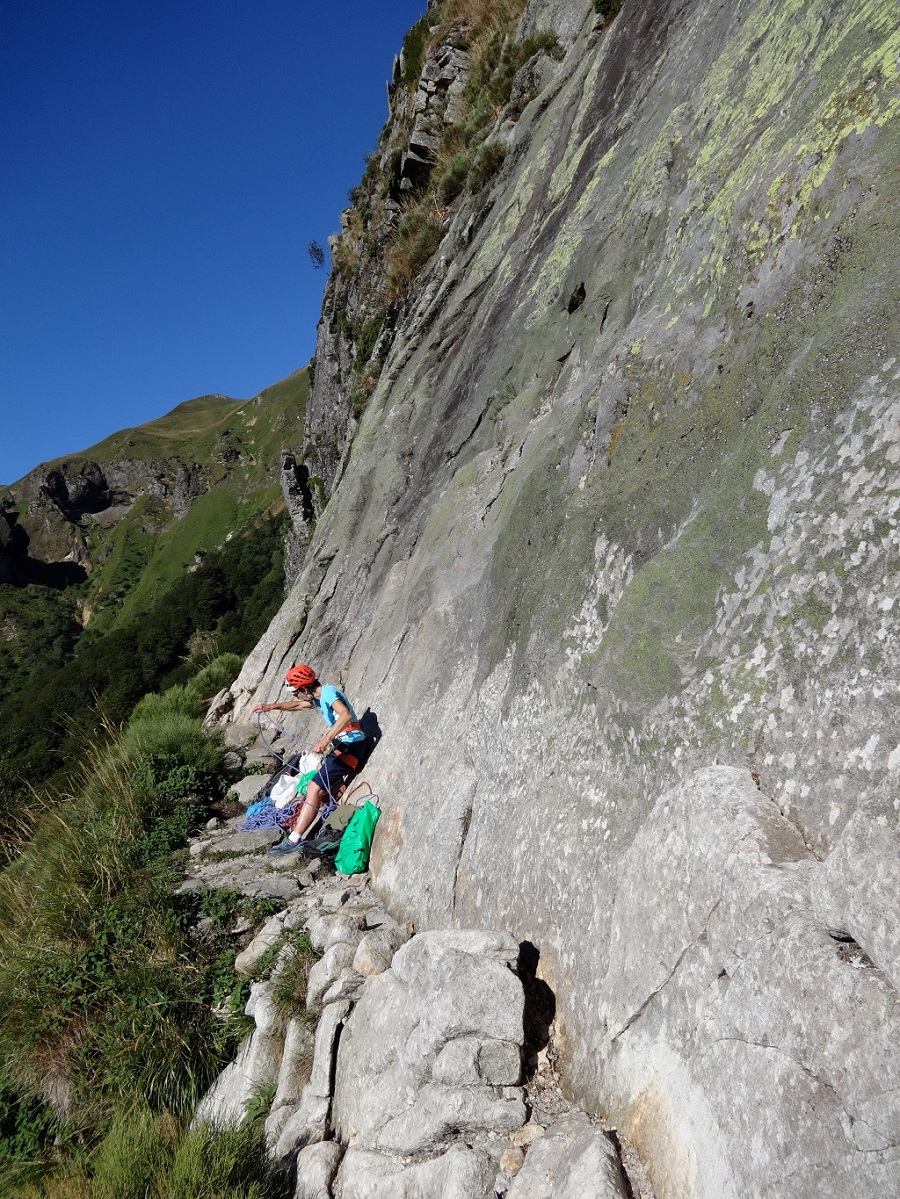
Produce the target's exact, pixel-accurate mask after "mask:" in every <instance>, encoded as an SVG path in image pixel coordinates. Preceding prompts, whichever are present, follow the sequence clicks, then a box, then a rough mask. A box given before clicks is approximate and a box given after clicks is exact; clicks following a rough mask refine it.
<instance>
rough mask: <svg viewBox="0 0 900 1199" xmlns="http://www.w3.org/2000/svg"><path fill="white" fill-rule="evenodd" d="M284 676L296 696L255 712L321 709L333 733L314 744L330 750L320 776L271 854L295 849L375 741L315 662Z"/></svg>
mask: <svg viewBox="0 0 900 1199" xmlns="http://www.w3.org/2000/svg"><path fill="white" fill-rule="evenodd" d="M285 681H286V683H287V685H288V686H289V687H290V688H291V690H292V691H293V692H294V695H295V696H296V698H295V699H286V700H283V701H282V702H281V703H274V704H257V705H256V707H255V708H254V709H253V711H254V712H273V711H274V712H303V711H306V710H307V709H312V708H318V710H319V711H320V712H321V713H322V716H323V718H324V720H325V723H326V724H327V725H328V726H329V727H328V733H327V735H326V736H324V737H322V738H321V739H320V740H319V741H317V742H316V744H315V745H314V746H313V747H312V748H313V753H317V754H326V755H327V756H326V758H325V761H324V762H323V763H322V765H321V766H320V767H319V770H318V772H317V773H316V775H315V777H314V778H312V779H311V780H310V782H309V785H308V786H307V788H306V798H305V800H304V801H303V802H302V804H301V805H300V808H299V810H298V812H297V815H296V816H295V817H294V820H293V822H292V824H291V826H290V830H289V832H288V835H287V836H286V837H285V838H284V840H283V841H280V842H279V843H278V844H277V845H273V847H272V848H271V849H270V850H269V853H270V854H286V853H296V852H297V851H298V850H299V849H300V847H301V845H302V844H303V841H304V838H305V837H306V834H307V833H308V832H309V831H310V829H311V828H312V827H313V825H314V824H315V823H316V821H317V820H318V817H319V813H320V811H321V809H322V808H323V807H324V805H325V802H326V800H327V799H328V798H329V797H331V798H332V799H336V798H337V794H338V790H339V788H340V787H341V785H342V784H343V783H345V782H347V781H348V780H349V779H350V778H352V777H353V775H354V774H356V773H357V772H358V771H359V770H361V769H362V767H363V766H364V765H365V764H366V762H367V761H368V760H369V755H370V754H371V752H372V743H371V741H370V740H369V738H368V737H367V736H366V734H365V733H364V732H363V730H362V729H361V728H360V726H359V722H358V721H357V719H356V713H355V712H354V711H353V709H352V707H351V706H350V702H349V700H348V699H347V697H346V695H344V693H343V692H342V691H338V689H337V687H332V686H331V684H330V683H321V682H319V680H318V678H317V677H316V672H315V671H314V670H313V668H312V667H311V666H307V665H306V664H305V663H300V664H299V665H297V666H292V667H291V669H290V670H289V671H288V672H287V674H286V675H285Z"/></svg>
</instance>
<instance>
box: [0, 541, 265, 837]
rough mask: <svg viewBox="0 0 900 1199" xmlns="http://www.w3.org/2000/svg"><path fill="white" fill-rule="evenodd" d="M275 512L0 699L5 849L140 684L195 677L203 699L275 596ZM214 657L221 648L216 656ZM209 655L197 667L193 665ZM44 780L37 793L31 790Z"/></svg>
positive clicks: (0, 819)
mask: <svg viewBox="0 0 900 1199" xmlns="http://www.w3.org/2000/svg"><path fill="white" fill-rule="evenodd" d="M283 529H284V524H283V518H279V519H276V520H272V519H265V518H262V517H261V518H260V519H259V520H258V522H257V523H256V525H255V526H254V527H251V528H250V529H248V531H247V532H246V533H245V534H244V535H242V536H240V537H235V538H233V539H232V540H231V541H230V542H228V543H227V544H225V545H224V546H223V547H222V548H221V549H219V550H215V551H213V552H211V553H209V554H207V555H206V557H205V558H204V559H203V563H202V565H201V566H199V567H197V568H196V569H195V571H194V572H193V573H191V574H182V575H180V576H179V577H178V578H177V580H176V581H175V582H174V583H173V584H172V586H171V587H169V589H168V590H167V591H166V592H165V593H164V594H163V595H162V596H161V597H160V598H159V599H157V600H156V601H155V602H154V603H153V604H152V605H151V606H150V607H149V609H148V610H147V611H146V612H145V613H143V614H142V615H141V616H140V618H139V619H135V620H133V621H132V622H130V623H127V624H124V625H122V626H121V627H117V628H115V629H113V630H112V631H111V632H108V633H106V634H105V635H104V634H102V633H99V632H97V631H96V630H93V629H91V628H90V627H89V628H88V630H87V631H86V633H85V634H84V636H83V637H82V639H81V641H80V642H79V647H78V648H79V652H78V653H76V656H75V657H74V658H73V659H72V660H71V661H70V662H68V663H66V664H65V665H63V666H61V667H58V668H57V669H56V670H50V671H46V670H45V671H44V672H43V673H42V675H41V678H40V681H39V682H36V683H35V684H34V685H33V686H31V687H30V688H29V689H28V690H27V691H23V692H21V693H19V694H17V695H15V696H12V697H10V698H7V699H6V700H4V701H3V702H2V703H0V722H2V724H3V729H4V739H3V747H2V750H0V836H2V838H3V842H4V849H5V853H6V855H7V856H9V855H11V854H12V853H14V852H15V850H16V847H17V846H18V845H19V844H20V843H21V842H22V840H23V839H24V838H25V837H27V835H28V832H29V830H30V828H31V826H32V825H33V821H34V818H35V816H36V815H37V814H39V811H40V807H41V802H53V799H52V793H53V792H54V791H57V790H59V789H62V788H65V787H66V786H67V785H68V781H69V779H70V777H71V775H72V772H73V770H74V769H75V768H76V767H77V764H78V763H79V762H80V761H81V760H82V758H83V756H84V754H85V751H86V750H90V749H91V748H92V746H93V745H94V744H95V743H96V742H97V741H98V740H103V738H104V737H105V736H106V730H107V722H108V721H111V722H113V724H119V723H121V721H123V720H124V719H126V718H127V717H128V714H129V713H130V712H131V710H132V708H133V707H134V705H135V704H136V703H137V701H138V700H139V699H140V698H141V696H143V695H144V694H145V693H146V692H147V691H148V690H152V689H154V688H159V687H168V686H172V685H173V684H178V683H184V682H186V681H187V680H188V679H191V678H194V677H195V676H196V680H195V682H196V685H200V686H203V688H204V694H203V696H202V697H201V698H204V699H208V698H211V697H212V696H213V695H214V694H215V693H216V691H218V690H221V688H222V687H223V686H225V685H227V684H228V683H229V682H231V680H232V679H233V678H234V677H235V675H236V674H237V671H238V669H239V666H240V660H241V658H243V656H244V655H246V654H247V653H248V652H249V650H250V649H251V648H252V647H253V646H254V645H255V644H256V642H257V641H258V640H259V638H260V636H261V635H262V633H263V632H264V630H265V629H266V627H267V626H268V624H269V621H270V620H271V618H272V616H273V615H274V613H275V612H276V611H277V609H278V607H279V605H280V603H281V599H282V595H283V567H282V546H281V543H282V536H283ZM222 655H230V656H228V657H223V656H222ZM211 659H218V661H217V664H216V666H215V667H214V668H212V667H211V668H210V670H209V671H207V672H201V673H200V674H199V675H198V674H197V671H198V670H200V669H201V668H202V667H203V666H205V665H207V664H209V663H210V660H211ZM40 784H48V786H47V788H46V789H45V793H44V799H43V801H42V800H40V799H39V798H38V797H37V796H35V795H33V794H32V793H31V788H33V787H35V786H38V785H40Z"/></svg>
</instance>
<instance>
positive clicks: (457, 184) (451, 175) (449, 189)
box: [436, 153, 472, 204]
mask: <svg viewBox="0 0 900 1199" xmlns="http://www.w3.org/2000/svg"><path fill="white" fill-rule="evenodd" d="M471 166H472V159H471V157H470V156H469V155H468V154H466V153H460V154H454V155H453V157H452V158H451V159H450V161H449V162H448V163H447V166H446V168H445V169H444V171H443V172H442V173H441V176H440V178H439V179H438V181H437V185H436V191H437V194H438V197H439V198H440V200H441V201H442V202H443V203H444V204H450V203H451V202H452V201H453V200H455V199H456V197H457V196H458V195H460V193H461V192H462V191H463V190H464V189H465V186H466V180H467V179H468V178H469V169H470V168H471Z"/></svg>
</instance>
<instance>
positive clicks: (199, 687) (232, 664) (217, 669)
mask: <svg viewBox="0 0 900 1199" xmlns="http://www.w3.org/2000/svg"><path fill="white" fill-rule="evenodd" d="M243 665H244V659H243V658H242V657H241V656H240V654H219V656H218V657H217V658H213V660H212V661H211V662H210V663H209V664H208V665H206V666H204V667H203V669H202V670H200V671H198V672H197V674H195V675H194V677H193V678H192V679H191V680H190V682H189V683H188V685H187V686H188V690H189V691H191V692H193V694H194V695H197V696H199V697H200V698H201V699H202V700H208V699H211V698H212V697H213V696H214V695H217V694H218V693H219V692H220V691H222V690H223V689H224V688H225V687H230V686H231V684H232V683H233V682H234V680H235V679H236V678H237V676H238V674H239V673H240V670H241V667H242V666H243Z"/></svg>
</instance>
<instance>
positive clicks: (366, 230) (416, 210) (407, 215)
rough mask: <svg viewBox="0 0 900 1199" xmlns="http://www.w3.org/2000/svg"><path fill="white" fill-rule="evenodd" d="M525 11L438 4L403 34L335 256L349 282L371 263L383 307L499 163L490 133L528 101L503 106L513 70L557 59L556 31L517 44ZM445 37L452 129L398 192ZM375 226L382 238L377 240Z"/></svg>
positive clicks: (482, 3)
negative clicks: (389, 103)
mask: <svg viewBox="0 0 900 1199" xmlns="http://www.w3.org/2000/svg"><path fill="white" fill-rule="evenodd" d="M524 7H525V2H524V0H500V2H499V3H493V4H488V3H487V2H486V0H445V2H444V3H443V4H442V5H439V6H436V7H434V8H432V9H431V10H430V11H429V13H428V14H427V15H426V16H424V17H423V18H422V19H421V20H420V21H418V22H417V23H416V24H415V25H414V26H413V27H412V29H411V30H410V31H409V33H408V34H407V35H406V39H405V41H404V44H403V58H402V61H403V77H402V84H403V91H402V93H401V92H398V93H397V94H395V97H394V102H393V113H392V120H391V122H390V123H389V125H388V126H387V127H386V128H385V130H384V132H383V134H382V138H381V141H380V143H379V152H378V153H376V154H373V155H372V156H371V157H370V158H369V159H368V162H367V166H366V172H365V175H364V176H363V179H362V182H361V183H360V184H359V186H358V187H356V188H354V189H353V190H352V191H351V193H350V200H351V204H352V205H353V207H352V208H351V209H350V211H349V213H348V214H347V217H346V223H345V231H344V234H343V236H342V237H341V238H340V240H339V241H338V243H337V245H336V247H335V251H334V255H333V262H334V266H335V270H336V272H337V274H338V275H339V276H343V277H345V278H349V276H350V275H351V274H352V273H353V272H355V271H356V270H357V269H359V268H360V267H364V266H366V265H367V264H369V263H371V264H373V265H374V267H375V273H376V274H377V275H379V276H380V279H381V284H380V287H381V293H382V295H383V297H384V299H386V300H387V301H388V303H389V304H396V303H398V302H400V301H402V299H403V298H404V296H405V295H406V294H407V292H408V290H409V288H410V286H411V285H412V283H413V282H414V280H415V279H416V278H417V277H418V276H419V275H420V274H421V271H422V270H423V268H424V267H425V265H426V264H427V263H428V262H429V261H430V259H431V258H432V257H433V255H434V253H435V251H436V250H437V248H438V247H439V245H440V244H441V241H442V240H443V237H444V233H445V231H446V228H447V224H448V216H449V212H450V209H451V208H452V206H453V205H455V204H457V203H458V202H461V198H462V197H463V196H465V195H466V194H469V195H471V194H473V193H475V192H478V191H480V190H481V189H482V188H484V187H486V186H487V185H488V184H489V182H490V180H491V179H492V178H493V177H494V175H495V174H496V173H497V171H498V170H499V169H500V167H501V166H502V165H503V161H504V158H505V147H504V146H503V144H502V143H501V142H500V141H499V140H496V139H494V140H490V134H491V131H492V129H493V128H494V127H495V126H496V123H497V122H498V120H499V119H500V118H501V117H503V116H506V117H511V118H512V119H514V120H515V119H517V118H518V117H519V115H520V114H521V112H522V110H523V109H524V108H525V106H526V105H527V104H528V103H529V101H530V100H531V99H532V96H531V94H529V93H527V92H525V93H523V94H521V95H519V96H517V97H516V100H515V102H514V103H511V102H510V101H511V96H512V91H513V84H514V81H515V77H516V73H517V72H518V71H519V69H520V68H521V67H522V66H523V64H524V63H526V62H527V61H528V59H529V58H531V57H532V56H533V55H534V54H536V53H538V52H539V51H541V50H544V51H546V52H547V53H549V54H550V55H551V56H553V57H554V58H561V57H562V53H563V51H562V48H561V46H560V44H559V41H558V39H557V38H556V36H555V34H553V33H551V32H548V31H539V32H538V33H536V34H534V35H532V36H530V37H528V38H527V39H525V40H524V41H522V42H518V41H516V40H515V29H516V25H517V24H518V21H519V18H520V17H521V15H522V11H523V9H524ZM448 41H449V42H450V44H451V45H453V46H454V47H455V48H457V49H462V50H466V51H467V52H468V55H469V60H470V63H471V67H470V71H469V76H468V80H467V83H466V86H465V89H464V92H463V95H462V97H461V112H460V114H459V116H458V119H457V123H456V124H454V125H451V126H449V127H448V128H447V129H446V130H445V131H444V134H443V137H442V140H441V143H440V145H439V146H438V148H437V150H436V152H435V154H434V161H433V164H432V169H431V171H430V173H429V178H428V181H427V183H425V184H424V185H422V186H421V187H420V188H419V189H418V190H413V191H408V190H407V191H401V186H400V185H401V174H400V171H401V163H402V158H403V151H404V148H405V145H406V144H407V139H408V137H409V133H410V130H411V128H412V125H413V121H414V114H413V109H412V104H413V97H414V95H415V92H416V87H417V84H418V82H419V76H420V74H421V71H422V68H423V66H424V64H425V61H426V58H427V56H428V53H429V52H430V51H431V50H433V49H434V48H435V47H436V46H437V45H439V44H440V43H443V42H448ZM485 143H486V144H485ZM401 197H402V200H403V201H404V202H405V204H406V211H405V212H404V213H403V214H402V216H401V217H400V219H399V220H397V221H396V223H395V224H394V227H393V230H392V232H391V231H390V230H391V223H392V218H391V217H389V216H388V215H387V214H388V209H387V208H386V205H387V204H388V203H389V202H394V201H396V200H398V199H401ZM373 229H381V230H384V231H385V232H383V233H382V234H381V235H380V236H377V237H376V236H373V235H372V232H371V231H372V230H373ZM345 335H346V334H345ZM367 361H368V358H367V357H366V356H365V355H363V354H362V353H360V352H358V353H357V356H356V360H355V362H354V369H355V371H357V372H360V371H361V370H362V368H363V367H364V365H365V364H366V362H367ZM370 374H371V372H370ZM376 378H377V376H376ZM372 386H374V381H373V380H371V379H370V380H369V384H368V385H367V386H363V387H361V388H356V389H355V390H354V396H355V397H356V401H357V402H356V403H355V408H356V409H358V410H359V411H361V409H362V407H364V405H365V399H366V398H367V393H368V391H370V390H371V388H372Z"/></svg>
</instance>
